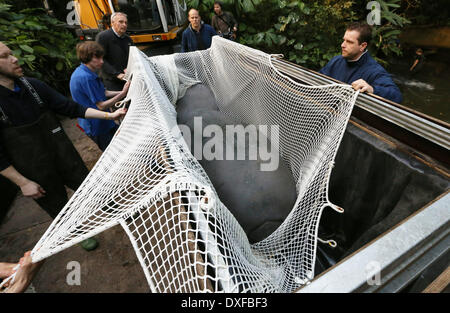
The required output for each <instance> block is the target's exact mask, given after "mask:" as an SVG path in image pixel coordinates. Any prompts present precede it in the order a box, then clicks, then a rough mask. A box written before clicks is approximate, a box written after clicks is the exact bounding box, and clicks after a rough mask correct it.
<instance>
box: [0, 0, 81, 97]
mask: <svg viewBox="0 0 450 313" xmlns="http://www.w3.org/2000/svg"><path fill="white" fill-rule="evenodd" d="M0 41H2V42H4V43H5V44H6V45H8V46H9V48H10V49H11V50H12V51H13V54H14V55H15V56H16V57H17V58H18V59H19V62H20V65H21V66H22V67H23V69H24V71H25V75H27V76H32V77H36V78H39V79H42V80H43V81H45V82H46V83H48V84H49V85H50V86H52V87H54V88H56V89H58V90H59V91H60V92H62V93H65V94H66V93H67V92H68V81H69V79H70V73H71V72H72V70H73V68H74V65H75V62H76V55H75V45H76V42H77V40H76V39H75V37H74V36H73V35H72V34H71V33H70V32H69V31H68V30H67V29H65V27H64V24H63V23H61V22H60V21H58V20H56V19H55V18H52V17H50V16H49V15H47V14H46V12H45V10H44V9H41V8H35V9H24V10H21V11H19V12H13V11H12V8H11V5H9V4H6V3H4V2H0Z"/></svg>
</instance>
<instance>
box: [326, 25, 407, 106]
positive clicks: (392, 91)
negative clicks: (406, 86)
mask: <svg viewBox="0 0 450 313" xmlns="http://www.w3.org/2000/svg"><path fill="white" fill-rule="evenodd" d="M371 36H372V32H371V28H370V26H369V25H367V24H365V23H358V22H355V23H352V24H350V25H349V26H348V27H347V30H346V32H345V35H344V38H343V39H344V41H343V42H342V44H341V49H342V54H341V55H338V56H335V57H334V58H332V59H331V61H330V62H328V64H327V65H325V67H323V68H322V69H321V70H320V71H319V72H320V73H322V74H325V75H327V76H330V77H333V78H334V79H337V80H340V81H342V82H344V83H347V84H351V85H352V87H353V88H354V89H355V90H360V91H361V92H366V91H367V92H370V93H374V94H376V95H379V96H381V97H383V98H386V99H389V100H391V101H394V102H397V103H400V102H401V101H402V94H401V92H400V90H399V89H398V87H397V85H395V83H394V82H393V81H392V78H391V75H390V74H389V73H388V72H386V70H385V69H384V68H383V67H382V66H381V65H380V64H378V63H377V62H376V61H375V60H374V59H373V58H372V57H371V56H370V54H369V52H368V51H367V46H368V44H369V42H370V39H371Z"/></svg>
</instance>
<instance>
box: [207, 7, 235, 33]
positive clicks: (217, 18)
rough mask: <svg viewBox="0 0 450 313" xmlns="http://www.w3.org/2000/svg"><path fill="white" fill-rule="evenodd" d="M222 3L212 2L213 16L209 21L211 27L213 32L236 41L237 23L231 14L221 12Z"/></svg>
mask: <svg viewBox="0 0 450 313" xmlns="http://www.w3.org/2000/svg"><path fill="white" fill-rule="evenodd" d="M222 7H223V5H222V2H220V1H216V2H214V16H213V17H212V20H211V26H212V27H214V30H215V31H216V32H217V34H219V36H223V37H225V38H227V39H232V40H234V39H236V32H237V27H238V23H237V22H236V19H235V18H234V16H233V14H232V13H231V12H226V11H223V10H222Z"/></svg>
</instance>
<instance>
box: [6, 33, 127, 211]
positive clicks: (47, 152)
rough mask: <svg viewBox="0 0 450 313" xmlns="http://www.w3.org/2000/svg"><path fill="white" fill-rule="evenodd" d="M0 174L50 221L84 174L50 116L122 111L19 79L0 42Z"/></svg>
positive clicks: (112, 115)
mask: <svg viewBox="0 0 450 313" xmlns="http://www.w3.org/2000/svg"><path fill="white" fill-rule="evenodd" d="M0 97H1V99H2V101H0V175H2V176H4V177H6V178H7V179H9V180H10V181H12V182H13V183H15V184H16V185H17V186H18V187H19V188H20V189H21V191H22V193H23V195H24V196H26V197H30V198H32V199H34V200H35V201H36V202H37V203H38V204H39V205H40V206H41V207H42V208H43V209H44V210H45V211H46V212H47V213H48V214H49V215H50V216H51V217H52V218H54V217H56V216H57V215H58V213H59V212H60V211H61V209H62V208H63V207H64V205H65V204H66V202H67V193H66V189H65V186H68V187H69V188H71V189H72V190H76V189H77V188H78V187H79V186H80V184H81V183H82V182H83V180H84V178H85V177H86V175H87V174H88V170H87V168H86V166H85V165H84V162H83V160H82V159H81V157H80V155H79V154H78V152H77V151H76V150H75V147H74V146H73V144H72V142H71V141H70V139H69V138H68V137H67V135H66V134H65V132H64V130H63V129H62V127H61V124H60V123H59V121H58V119H57V118H56V116H55V115H54V113H58V114H61V115H65V116H69V117H84V118H100V119H118V118H120V117H122V116H123V115H124V114H125V111H126V110H124V109H119V110H117V111H115V112H114V113H108V112H102V111H99V110H96V109H93V108H85V107H83V106H82V105H80V104H78V103H76V102H74V101H72V100H70V99H68V98H66V97H64V96H63V95H61V94H60V93H58V92H57V91H55V90H54V89H52V88H50V87H49V86H48V85H46V84H45V83H43V82H41V81H39V80H37V79H33V78H24V77H23V70H22V68H21V67H20V65H19V62H18V60H17V58H16V57H14V56H13V55H12V52H11V50H10V49H9V48H8V47H7V46H6V45H5V44H3V43H1V42H0Z"/></svg>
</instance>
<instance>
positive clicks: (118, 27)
mask: <svg viewBox="0 0 450 313" xmlns="http://www.w3.org/2000/svg"><path fill="white" fill-rule="evenodd" d="M127 27H128V19H127V15H126V14H125V13H121V12H115V13H113V14H112V15H111V28H110V29H107V30H104V31H102V32H101V33H99V34H98V35H97V38H96V41H97V42H98V43H99V44H101V45H102V47H103V49H104V50H105V56H104V57H103V60H104V62H105V63H104V64H103V67H102V70H101V77H102V78H103V83H104V84H105V87H106V89H108V90H111V91H120V90H122V89H123V86H124V85H125V81H124V80H123V77H124V76H125V72H126V68H127V65H128V52H129V50H130V46H131V45H133V41H132V40H131V38H130V36H128V35H127V34H126V31H127Z"/></svg>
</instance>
